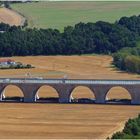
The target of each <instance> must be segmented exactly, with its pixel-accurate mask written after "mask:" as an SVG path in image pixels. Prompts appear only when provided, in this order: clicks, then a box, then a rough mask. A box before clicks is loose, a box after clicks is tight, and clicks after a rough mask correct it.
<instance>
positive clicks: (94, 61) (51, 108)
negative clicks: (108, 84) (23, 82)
mask: <svg viewBox="0 0 140 140" xmlns="http://www.w3.org/2000/svg"><path fill="white" fill-rule="evenodd" d="M11 59H13V60H15V61H19V62H22V63H24V64H27V63H29V64H32V65H34V66H35V68H34V69H20V70H14V69H12V70H0V76H1V77H25V78H26V77H27V76H26V73H30V76H31V77H39V76H41V77H44V78H56V77H57V78H62V77H63V76H64V75H68V78H88V79H95V78H96V79H139V75H134V74H128V73H123V72H119V71H116V70H115V69H114V68H113V67H112V66H111V62H112V57H110V56H101V55H94V56H28V57H12V58H11ZM73 60H75V61H73ZM38 93H39V96H40V97H57V92H56V91H55V90H54V89H53V88H51V87H48V86H43V87H41V88H40V89H39V91H38ZM5 96H6V97H11V96H20V97H22V96H23V95H22V92H21V91H20V90H19V89H18V88H17V87H15V86H12V85H11V86H8V87H7V88H6V90H5ZM72 96H73V97H74V98H86V97H87V98H94V94H93V93H92V92H91V91H90V90H89V89H88V88H86V87H77V88H76V89H75V90H74V91H73V93H72ZM107 98H109V99H113V98H116V99H119V98H122V99H130V96H129V93H128V92H127V91H126V90H125V89H123V88H121V87H115V88H112V89H111V90H110V91H109V93H108V96H107ZM0 112H1V114H0V118H1V119H0V122H1V125H0V138H54V139H55V138H106V137H108V136H110V135H111V134H112V133H113V132H115V131H118V130H121V129H122V128H123V126H124V122H125V121H126V120H127V119H128V118H130V117H135V116H136V115H138V114H139V113H140V106H134V105H113V104H112V105H109V104H107V105H98V104H57V103H36V104H33V103H32V104H25V103H0Z"/></svg>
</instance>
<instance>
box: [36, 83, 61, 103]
mask: <svg viewBox="0 0 140 140" xmlns="http://www.w3.org/2000/svg"><path fill="white" fill-rule="evenodd" d="M34 99H35V102H51V103H52V102H58V100H59V93H58V92H57V89H56V88H55V87H53V86H51V85H41V86H40V87H39V88H38V89H37V90H36V92H35V93H34Z"/></svg>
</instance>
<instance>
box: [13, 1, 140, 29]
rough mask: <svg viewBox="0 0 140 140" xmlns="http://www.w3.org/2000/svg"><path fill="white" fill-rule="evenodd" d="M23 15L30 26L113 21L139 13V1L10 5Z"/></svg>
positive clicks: (58, 27) (48, 26) (52, 26)
mask: <svg viewBox="0 0 140 140" xmlns="http://www.w3.org/2000/svg"><path fill="white" fill-rule="evenodd" d="M11 6H12V8H13V9H15V10H17V11H19V12H20V13H22V14H23V15H25V16H26V17H27V19H28V21H29V26H30V27H38V28H57V29H60V30H63V27H65V26H67V25H74V24H76V23H78V22H96V21H99V20H103V21H109V22H114V21H116V20H117V19H119V18H120V17H122V16H131V15H139V14H140V8H139V7H140V2H37V3H36V2H32V3H17V4H12V5H11Z"/></svg>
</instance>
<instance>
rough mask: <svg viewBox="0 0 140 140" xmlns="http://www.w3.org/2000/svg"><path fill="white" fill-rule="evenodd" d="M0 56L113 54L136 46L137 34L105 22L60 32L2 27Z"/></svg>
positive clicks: (84, 24) (83, 25)
mask: <svg viewBox="0 0 140 140" xmlns="http://www.w3.org/2000/svg"><path fill="white" fill-rule="evenodd" d="M0 30H2V31H5V32H4V33H0V56H15V55H16V56H26V55H56V54H62V55H72V54H79V55H80V54H92V53H100V54H110V53H114V52H116V51H118V50H119V49H121V48H125V47H135V46H136V36H135V33H133V32H131V31H130V30H128V29H127V28H125V27H123V26H121V25H120V24H116V23H115V24H111V23H107V22H103V21H98V22H96V23H81V22H80V23H78V24H76V25H75V26H74V27H72V26H67V27H65V29H64V32H63V33H61V32H60V31H59V30H57V29H36V28H34V29H29V28H26V29H22V28H21V27H16V26H8V25H7V24H6V25H4V24H3V23H1V24H0Z"/></svg>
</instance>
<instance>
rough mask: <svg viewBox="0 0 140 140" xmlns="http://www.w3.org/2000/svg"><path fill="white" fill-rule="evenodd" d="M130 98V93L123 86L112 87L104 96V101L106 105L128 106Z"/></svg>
mask: <svg viewBox="0 0 140 140" xmlns="http://www.w3.org/2000/svg"><path fill="white" fill-rule="evenodd" d="M132 98H133V97H132V94H131V92H129V90H128V89H127V88H126V87H123V86H113V87H111V88H110V89H109V90H108V92H107V93H106V94H105V101H106V102H107V103H121V104H123V103H124V104H130V103H131V101H132Z"/></svg>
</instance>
